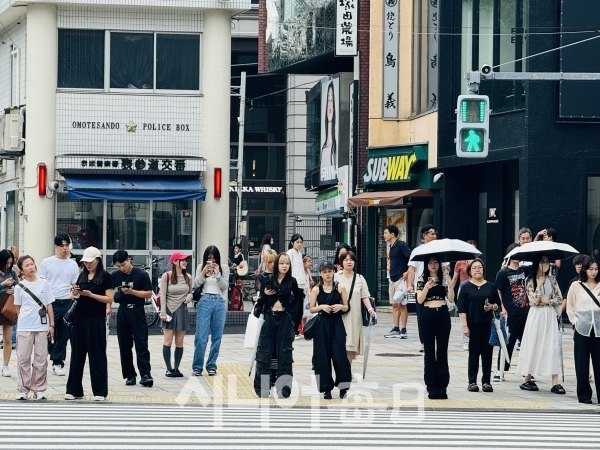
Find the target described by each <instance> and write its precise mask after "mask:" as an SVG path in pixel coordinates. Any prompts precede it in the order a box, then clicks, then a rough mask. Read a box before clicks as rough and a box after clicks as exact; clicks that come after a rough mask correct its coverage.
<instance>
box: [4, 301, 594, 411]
mask: <svg viewBox="0 0 600 450" xmlns="http://www.w3.org/2000/svg"><path fill="white" fill-rule="evenodd" d="M451 320H452V332H451V338H450V347H449V363H450V377H451V380H450V386H449V388H448V396H449V399H448V400H428V399H427V398H426V392H425V400H423V403H422V405H423V406H424V407H425V408H460V409H494V410H505V409H536V410H554V411H561V410H562V411H564V410H570V411H582V412H584V411H594V412H596V411H598V410H599V409H600V408H599V407H598V405H597V404H596V405H584V404H580V403H578V402H577V397H576V393H575V386H576V384H575V368H574V363H573V339H572V336H573V331H572V330H571V329H570V327H569V329H565V334H564V335H563V349H564V362H565V372H566V376H565V382H564V383H562V381H561V383H562V384H563V386H564V388H565V389H566V391H567V394H566V395H556V394H552V393H551V392H550V388H551V384H550V379H549V378H539V379H538V380H537V381H538V385H539V388H540V391H539V392H527V391H523V390H521V389H519V384H520V382H521V377H518V376H517V375H516V374H515V369H514V368H516V361H517V359H518V352H517V351H515V354H514V355H513V356H514V357H515V361H514V366H513V369H512V370H511V371H510V372H508V373H506V381H504V382H502V383H493V387H494V392H493V393H483V392H481V391H480V392H477V393H471V392H468V391H467V389H466V388H467V356H468V352H466V351H464V350H463V343H462V338H461V328H460V321H459V319H458V318H452V319H451ZM391 323H392V318H391V314H390V313H389V312H386V311H380V312H379V324H378V325H377V326H376V327H375V329H374V332H373V339H372V343H371V351H370V354H369V360H368V370H367V376H366V379H365V380H364V381H363V380H362V365H363V357H362V356H361V357H358V358H357V360H356V361H355V362H354V364H353V372H354V374H355V376H356V378H357V379H358V381H357V382H356V383H353V384H352V388H351V389H350V398H349V399H348V400H343V401H342V400H340V399H339V398H337V397H338V392H337V390H335V391H334V392H333V395H334V400H330V401H325V400H323V399H322V396H321V395H319V393H318V391H317V389H316V385H315V381H314V377H313V373H312V370H311V366H312V365H311V357H312V348H313V343H312V342H309V341H305V340H304V339H298V340H296V341H295V343H294V361H295V362H294V376H295V380H296V381H297V383H298V385H299V386H298V388H294V392H293V394H292V397H297V398H290V399H285V400H279V399H278V400H275V399H270V400H268V401H269V402H270V403H272V404H279V405H297V406H311V405H312V406H315V405H328V406H334V405H348V404H354V403H356V404H358V403H360V404H361V405H362V406H372V407H380V408H390V407H398V406H406V407H411V406H412V407H414V406H415V405H417V404H418V402H419V401H418V399H417V391H415V390H414V384H416V385H417V386H419V387H420V388H421V389H422V390H423V389H424V385H423V354H422V353H420V352H419V349H420V347H421V345H420V343H419V340H418V335H417V329H416V317H415V316H414V315H412V316H410V317H409V323H408V339H406V340H401V339H398V338H393V339H386V338H384V334H386V333H387V332H388V331H389V330H390V329H391ZM243 343H244V336H243V335H240V334H227V335H224V336H223V340H222V346H221V352H220V356H219V366H218V374H217V376H215V377H208V376H204V377H198V378H196V377H190V378H188V376H189V375H190V374H191V364H192V357H193V351H194V345H193V344H194V336H193V334H188V335H187V336H186V338H185V346H184V356H183V360H182V364H181V367H180V370H181V371H182V372H183V373H184V375H185V377H184V378H167V377H165V364H164V362H163V359H162V344H163V342H162V337H161V336H150V352H151V357H152V375H153V378H154V387H152V388H144V387H142V386H140V385H136V386H125V384H124V380H123V377H122V375H121V366H120V361H119V351H118V344H117V337H116V336H115V335H110V336H109V341H108V365H109V391H110V392H109V397H108V399H107V400H108V401H110V402H125V403H174V402H176V401H177V396H178V395H183V397H181V396H180V400H183V398H184V397H185V396H188V397H189V398H188V399H187V401H188V402H190V403H200V402H201V403H203V404H206V403H224V404H232V405H233V404H257V405H258V404H260V403H261V400H260V399H258V398H257V397H256V395H255V393H254V390H253V388H252V381H253V377H249V376H248V366H249V361H250V356H251V350H247V349H244V348H243ZM69 353H70V350H69ZM207 356H208V355H207ZM495 361H496V352H495V353H494V366H495ZM68 363H69V361H68V360H67V366H66V368H68ZM10 369H11V373H12V377H11V378H5V377H0V399H3V400H14V399H15V398H16V387H17V368H16V354H15V353H14V351H13V356H12V359H11V362H10ZM48 369H49V370H48V385H49V387H48V391H47V393H48V400H49V401H63V398H64V393H65V385H66V381H67V377H59V376H56V375H53V374H52V373H51V370H50V369H51V368H50V367H49V368H48ZM88 369H89V367H88V366H86V375H85V379H84V382H83V385H84V389H85V393H86V399H87V400H91V398H92V393H91V389H90V381H89V377H88V375H87V374H88ZM138 381H139V377H138ZM186 383H187V386H186ZM401 383H406V384H413V389H412V390H411V389H408V385H405V386H404V387H405V389H404V390H401V389H400V388H399V386H398V384H401ZM479 384H480V387H481V383H479ZM395 385H396V386H395ZM190 390H191V391H192V392H190ZM194 391H195V393H196V394H197V395H196V394H194ZM421 392H423V391H421ZM190 394H191V396H190ZM352 394H355V395H352ZM356 394H360V398H359V397H358V395H356ZM273 396H274V394H273ZM198 397H200V398H198ZM262 402H264V401H262ZM365 402H366V403H365Z"/></svg>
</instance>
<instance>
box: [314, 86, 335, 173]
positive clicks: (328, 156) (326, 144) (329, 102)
mask: <svg viewBox="0 0 600 450" xmlns="http://www.w3.org/2000/svg"><path fill="white" fill-rule="evenodd" d="M339 92H340V80H339V79H338V78H336V79H333V80H327V81H324V82H323V83H322V84H321V117H322V119H321V175H320V178H319V179H320V182H319V184H335V183H337V168H338V140H339V139H338V138H339V134H338V133H339V132H338V124H337V120H338V110H339Z"/></svg>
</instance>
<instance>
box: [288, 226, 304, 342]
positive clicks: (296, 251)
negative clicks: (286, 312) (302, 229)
mask: <svg viewBox="0 0 600 450" xmlns="http://www.w3.org/2000/svg"><path fill="white" fill-rule="evenodd" d="M303 245H304V239H302V236H301V235H300V234H298V233H294V234H292V237H291V239H290V248H289V250H288V251H287V252H286V253H287V255H288V256H289V257H290V261H291V262H292V277H293V278H295V279H296V283H298V288H299V289H300V290H301V291H302V292H304V301H303V302H302V303H301V304H298V307H299V308H300V307H301V308H302V312H300V313H299V314H302V328H304V325H305V324H306V321H307V319H308V316H309V315H310V313H309V312H308V310H307V309H306V308H305V306H306V305H305V303H307V302H310V298H309V286H308V278H307V277H306V271H305V270H304V261H303V259H304V255H302V246H303ZM304 311H307V312H306V313H304ZM295 331H296V334H298V333H297V331H298V330H295Z"/></svg>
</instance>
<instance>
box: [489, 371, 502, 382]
mask: <svg viewBox="0 0 600 450" xmlns="http://www.w3.org/2000/svg"><path fill="white" fill-rule="evenodd" d="M492 381H493V382H494V383H499V382H501V381H504V374H502V376H501V375H500V371H499V370H497V371H496V372H494V376H493V377H492Z"/></svg>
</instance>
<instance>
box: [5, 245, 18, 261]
mask: <svg viewBox="0 0 600 450" xmlns="http://www.w3.org/2000/svg"><path fill="white" fill-rule="evenodd" d="M6 250H8V251H9V252H11V253H12V254H13V256H14V259H15V263H16V261H17V260H18V259H19V249H18V248H17V247H15V246H14V245H9V246H8V247H6Z"/></svg>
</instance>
